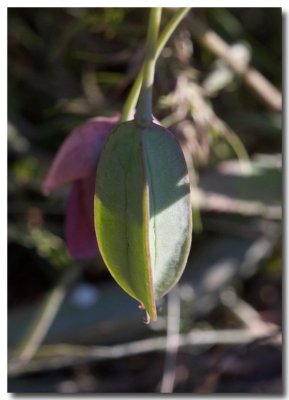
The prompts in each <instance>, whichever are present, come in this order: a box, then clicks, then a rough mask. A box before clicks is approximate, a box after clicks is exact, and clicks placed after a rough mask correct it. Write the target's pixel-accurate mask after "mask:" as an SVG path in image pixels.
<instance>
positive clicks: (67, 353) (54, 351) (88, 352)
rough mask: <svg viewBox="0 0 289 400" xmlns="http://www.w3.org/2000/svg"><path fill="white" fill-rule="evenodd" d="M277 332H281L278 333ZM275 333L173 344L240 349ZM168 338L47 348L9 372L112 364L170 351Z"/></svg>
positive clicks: (217, 334)
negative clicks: (104, 344) (86, 364)
mask: <svg viewBox="0 0 289 400" xmlns="http://www.w3.org/2000/svg"><path fill="white" fill-rule="evenodd" d="M276 332H277V331H276ZM273 335H275V331H274V332H272V329H269V330H268V331H267V332H265V331H263V332H262V334H260V332H254V331H251V330H250V329H225V330H217V331H216V330H192V331H191V332H189V333H187V334H181V335H179V334H177V335H176V336H177V337H175V335H172V337H171V340H172V341H179V345H178V347H179V349H180V348H183V347H201V346H206V347H207V346H215V345H220V344H222V345H239V344H246V343H251V342H253V341H254V340H256V339H260V338H266V337H272V336H273ZM166 341H167V337H166V336H161V337H156V338H149V339H143V340H139V341H135V342H130V343H124V344H118V345H114V346H77V345H65V344H59V345H43V346H41V347H40V348H39V349H38V351H37V354H36V356H37V357H36V358H34V359H32V360H31V361H30V363H29V364H26V365H24V366H18V368H13V370H11V369H9V374H10V376H16V375H21V374H24V373H29V372H36V371H42V370H54V369H58V368H63V367H69V366H72V365H74V364H75V363H78V362H80V361H81V362H84V361H85V362H88V361H92V360H97V361H98V360H108V359H113V360H116V359H119V358H123V357H129V356H133V355H139V354H145V353H151V352H154V351H163V350H165V348H166V345H167V343H166Z"/></svg>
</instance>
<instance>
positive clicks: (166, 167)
mask: <svg viewBox="0 0 289 400" xmlns="http://www.w3.org/2000/svg"><path fill="white" fill-rule="evenodd" d="M95 229H96V235H97V240H98V244H99V249H100V252H101V254H102V257H103V259H104V261H105V263H106V265H107V267H108V269H109V270H110V272H111V274H112V276H113V277H114V279H115V280H116V281H117V282H118V284H119V285H120V286H121V287H122V288H123V289H124V290H125V291H126V292H127V293H128V294H130V295H131V296H132V297H134V298H135V299H136V300H138V301H139V302H141V303H142V304H143V305H144V307H145V308H146V310H147V312H148V314H149V315H150V317H151V318H152V319H156V310H155V301H156V299H157V298H160V297H161V296H163V295H164V294H165V293H166V292H167V291H168V290H169V289H170V288H171V287H172V286H173V285H174V284H175V283H176V282H177V280H178V279H179V277H180V275H181V273H182V271H183V269H184V266H185V264H186V260H187V257H188V252H189V249H190V241H191V230H192V219H191V204H190V186H189V179H188V172H187V167H186V164H185V160H184V157H183V154H182V151H181V149H180V146H179V144H178V143H177V141H176V140H175V138H174V137H173V135H172V134H171V133H170V132H169V131H168V130H166V129H164V128H162V127H160V126H159V125H156V124H152V125H151V126H150V127H149V128H145V129H142V128H140V127H138V126H137V125H136V124H135V122H134V121H129V122H125V123H123V124H121V125H119V126H118V127H117V128H116V129H115V130H114V131H113V132H112V133H111V135H110V136H109V138H108V141H107V143H106V145H105V147H104V150H103V152H102V154H101V157H100V160H99V165H98V169H97V177H96V195H95Z"/></svg>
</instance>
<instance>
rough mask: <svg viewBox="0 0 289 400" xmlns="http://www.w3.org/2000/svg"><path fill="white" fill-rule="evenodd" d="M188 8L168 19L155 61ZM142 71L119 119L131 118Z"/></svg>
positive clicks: (158, 44) (159, 39)
mask: <svg viewBox="0 0 289 400" xmlns="http://www.w3.org/2000/svg"><path fill="white" fill-rule="evenodd" d="M189 10H190V8H189V7H187V8H181V9H179V10H178V11H177V12H176V14H175V15H174V16H173V17H172V18H171V19H170V21H169V22H168V23H167V25H166V26H165V28H164V29H163V31H162V32H161V34H160V36H159V38H158V41H157V48H156V53H155V61H156V60H157V59H158V57H159V56H160V54H161V52H162V51H163V49H164V47H165V45H166V44H167V42H168V40H169V39H170V37H171V36H172V34H173V33H174V31H175V30H176V28H177V26H178V25H179V23H180V22H181V20H182V19H183V18H184V17H185V15H186V14H187V13H188V12H189ZM143 72H144V68H143V67H142V69H141V70H140V72H139V73H138V75H137V77H136V79H135V81H134V84H133V86H132V88H131V91H130V93H129V95H128V97H127V100H126V102H125V104H124V107H123V110H122V117H121V121H122V122H124V121H127V120H129V119H132V118H133V112H134V110H135V107H136V103H137V99H138V97H139V93H140V89H141V84H142V79H143Z"/></svg>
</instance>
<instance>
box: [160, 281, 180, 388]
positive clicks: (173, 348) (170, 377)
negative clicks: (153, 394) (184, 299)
mask: <svg viewBox="0 0 289 400" xmlns="http://www.w3.org/2000/svg"><path fill="white" fill-rule="evenodd" d="M179 333H180V296H179V288H178V286H175V287H174V288H173V289H172V290H171V291H170V293H169V294H168V322H167V341H166V355H165V363H164V373H163V379H162V383H161V390H160V392H161V393H172V392H173V391H174V384H175V375H176V360H177V352H178V347H179V341H180V335H179Z"/></svg>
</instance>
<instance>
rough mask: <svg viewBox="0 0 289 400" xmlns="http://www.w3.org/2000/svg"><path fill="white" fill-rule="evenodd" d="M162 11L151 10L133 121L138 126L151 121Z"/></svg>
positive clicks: (159, 9)
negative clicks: (140, 84) (139, 89)
mask: <svg viewBox="0 0 289 400" xmlns="http://www.w3.org/2000/svg"><path fill="white" fill-rule="evenodd" d="M161 14H162V9H161V8H160V7H157V8H151V10H150V18H149V26H148V33H147V40H146V50H145V59H144V65H143V79H142V86H141V91H140V95H139V98H138V103H137V106H136V114H135V119H136V122H137V124H138V125H140V126H147V125H148V124H150V123H151V121H152V93H153V84H154V76H155V65H156V48H157V40H158V34H159V27H160V22H161Z"/></svg>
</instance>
